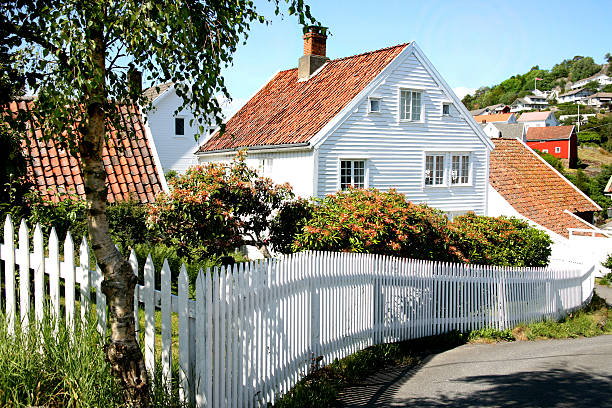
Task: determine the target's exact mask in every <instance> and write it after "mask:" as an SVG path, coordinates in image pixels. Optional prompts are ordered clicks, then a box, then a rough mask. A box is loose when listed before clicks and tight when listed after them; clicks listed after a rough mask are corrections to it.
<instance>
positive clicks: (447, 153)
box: [421, 149, 474, 190]
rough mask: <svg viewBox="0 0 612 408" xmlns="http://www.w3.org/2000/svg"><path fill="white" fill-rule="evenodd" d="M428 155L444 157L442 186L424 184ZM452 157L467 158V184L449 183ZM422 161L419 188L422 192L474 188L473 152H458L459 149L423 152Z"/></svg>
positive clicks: (427, 150)
mask: <svg viewBox="0 0 612 408" xmlns="http://www.w3.org/2000/svg"><path fill="white" fill-rule="evenodd" d="M430 155H443V156H444V176H443V179H444V181H443V183H442V184H425V167H426V164H427V163H426V162H427V160H426V158H427V156H430ZM453 156H468V157H469V160H470V166H469V169H468V182H467V183H455V184H453V183H452V181H451V174H450V172H451V171H452V157H453ZM422 157H423V159H422V165H421V188H422V189H423V190H436V189H448V190H450V189H454V188H462V187H473V186H474V152H473V151H472V150H459V149H445V150H429V149H426V150H424V151H423V156H422Z"/></svg>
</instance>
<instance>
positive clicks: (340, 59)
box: [278, 41, 412, 73]
mask: <svg viewBox="0 0 612 408" xmlns="http://www.w3.org/2000/svg"><path fill="white" fill-rule="evenodd" d="M411 43H412V41H408V42H406V43H402V44H396V45H391V46H389V47H385V48H380V49H378V50H372V51H366V52H362V53H361V54H355V55H349V56H346V57H340V58H336V59H330V60H329V61H327V63H329V62H337V61H343V60H346V59H349V58H356V57H362V56H364V55H370V54H374V53H377V52H382V51H388V50H390V49H393V48H399V47H406V46H408V45H410V44H411ZM296 69H297V67H296V68H287V69H283V70H280V71H278V72H279V73H281V72H289V71H294V70H296Z"/></svg>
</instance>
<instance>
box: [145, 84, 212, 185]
mask: <svg viewBox="0 0 612 408" xmlns="http://www.w3.org/2000/svg"><path fill="white" fill-rule="evenodd" d="M144 95H145V97H146V98H147V99H149V100H152V101H153V103H152V105H153V107H152V109H151V110H150V111H148V112H146V115H147V121H148V124H149V128H150V129H151V134H152V136H153V139H154V140H155V145H156V146H157V151H158V154H159V158H160V160H161V164H162V167H163V170H164V172H167V171H168V170H174V171H176V172H178V173H184V172H185V171H186V170H187V169H188V168H189V167H191V166H194V165H196V164H197V159H196V156H195V152H196V150H197V149H198V146H199V144H200V142H201V140H196V139H195V135H196V134H197V133H198V132H197V128H196V127H197V126H198V124H197V123H193V126H192V125H191V120H192V119H193V114H192V112H190V111H189V110H183V111H181V112H179V113H178V114H176V115H175V112H176V110H177V109H178V107H179V106H181V105H182V103H183V99H182V98H180V97H179V96H178V95H177V94H176V90H175V86H174V84H173V83H165V84H160V85H155V86H152V87H150V88H148V89H146V90H145V91H144ZM205 133H206V132H205Z"/></svg>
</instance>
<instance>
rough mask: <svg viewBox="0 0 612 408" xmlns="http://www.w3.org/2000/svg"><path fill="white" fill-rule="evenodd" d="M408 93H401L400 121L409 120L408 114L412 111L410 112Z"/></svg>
mask: <svg viewBox="0 0 612 408" xmlns="http://www.w3.org/2000/svg"><path fill="white" fill-rule="evenodd" d="M408 98H409V94H408V91H401V92H400V119H408V114H409V113H410V111H409V110H408Z"/></svg>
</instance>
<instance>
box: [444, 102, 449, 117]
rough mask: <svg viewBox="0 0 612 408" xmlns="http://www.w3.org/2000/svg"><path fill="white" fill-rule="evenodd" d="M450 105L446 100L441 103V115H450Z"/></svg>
mask: <svg viewBox="0 0 612 408" xmlns="http://www.w3.org/2000/svg"><path fill="white" fill-rule="evenodd" d="M450 106H451V104H450V103H448V102H443V103H442V116H450Z"/></svg>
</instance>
